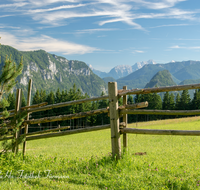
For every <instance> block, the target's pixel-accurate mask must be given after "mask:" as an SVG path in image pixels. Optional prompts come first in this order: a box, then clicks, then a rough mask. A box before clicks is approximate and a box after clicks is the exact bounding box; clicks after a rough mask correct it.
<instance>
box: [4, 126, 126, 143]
mask: <svg viewBox="0 0 200 190" xmlns="http://www.w3.org/2000/svg"><path fill="white" fill-rule="evenodd" d="M119 126H120V127H121V128H123V127H124V126H125V123H124V122H121V123H120V124H119ZM108 128H110V124H108V125H100V126H93V127H88V128H84V129H86V130H83V131H82V129H83V128H81V129H78V130H77V129H75V130H70V131H72V133H71V132H70V134H75V133H80V132H81V133H82V132H90V131H96V130H102V129H108ZM60 129H64V127H62V128H60ZM93 129H94V130H93ZM51 130H52V129H51ZM73 131H74V132H73ZM42 132H43V131H42ZM64 132H66V133H64V135H65V134H66V135H68V131H64ZM34 133H37V132H34ZM45 133H46V130H45ZM59 133H63V132H59ZM29 134H31V135H33V133H28V134H26V135H25V136H30V135H29ZM51 134H55V133H51ZM48 135H49V134H48ZM48 135H47V136H48ZM56 136H59V135H58V134H57V133H56V135H55V137H56ZM61 136H62V135H61ZM35 137H36V136H34V139H32V140H35V139H37V137H36V138H35ZM50 137H52V136H51V135H50ZM53 137H54V135H53ZM41 138H43V137H42V136H40V135H39V139H41ZM44 138H46V136H44ZM47 138H49V136H48V137H47ZM11 139H13V136H12V137H5V138H0V141H4V140H11ZM29 140H30V139H29Z"/></svg>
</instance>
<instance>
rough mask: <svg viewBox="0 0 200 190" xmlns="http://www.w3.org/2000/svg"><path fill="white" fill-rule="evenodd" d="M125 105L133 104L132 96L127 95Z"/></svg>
mask: <svg viewBox="0 0 200 190" xmlns="http://www.w3.org/2000/svg"><path fill="white" fill-rule="evenodd" d="M127 104H133V96H131V95H128V99H127Z"/></svg>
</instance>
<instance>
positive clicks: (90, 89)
mask: <svg viewBox="0 0 200 190" xmlns="http://www.w3.org/2000/svg"><path fill="white" fill-rule="evenodd" d="M6 55H12V59H13V60H14V61H15V62H16V63H19V62H20V59H21V57H22V56H23V65H24V68H23V71H22V74H21V75H20V76H18V78H17V80H18V83H17V85H16V88H21V89H22V90H23V92H24V94H25V95H26V93H27V84H28V81H29V79H30V78H32V79H33V93H34V92H36V89H38V90H41V89H43V90H46V91H47V93H48V92H49V91H50V90H53V91H56V90H57V89H58V88H60V90H69V89H70V88H72V87H73V85H74V84H76V87H77V88H79V89H80V90H81V92H82V93H87V94H88V95H89V96H100V95H101V93H102V91H103V92H105V93H107V84H108V82H113V81H116V82H117V85H118V89H122V88H123V86H127V88H128V89H133V88H144V87H153V86H170V85H178V84H180V85H182V84H191V83H200V61H182V62H175V61H172V62H170V63H166V64H158V63H156V62H155V61H153V60H149V61H146V62H145V61H143V62H137V63H135V64H134V65H133V66H129V65H119V66H116V67H114V68H113V69H111V70H110V72H109V73H106V72H101V71H97V70H95V69H93V68H92V66H91V65H90V66H88V65H87V64H86V63H84V62H82V61H77V60H68V59H66V58H64V57H61V56H57V55H55V54H50V53H47V52H46V51H44V50H37V51H18V50H16V49H15V48H13V47H10V46H6V45H1V49H0V56H1V61H0V63H3V62H4V61H5V58H6ZM2 65H3V64H0V69H1V67H2ZM161 71H162V72H161ZM95 73H96V74H95ZM97 75H98V76H97ZM100 76H101V77H100ZM16 88H15V89H16ZM15 89H14V90H15Z"/></svg>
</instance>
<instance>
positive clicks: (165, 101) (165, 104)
mask: <svg viewBox="0 0 200 190" xmlns="http://www.w3.org/2000/svg"><path fill="white" fill-rule="evenodd" d="M162 109H163V110H169V109H170V108H169V92H166V93H165V94H164V98H163V103H162Z"/></svg>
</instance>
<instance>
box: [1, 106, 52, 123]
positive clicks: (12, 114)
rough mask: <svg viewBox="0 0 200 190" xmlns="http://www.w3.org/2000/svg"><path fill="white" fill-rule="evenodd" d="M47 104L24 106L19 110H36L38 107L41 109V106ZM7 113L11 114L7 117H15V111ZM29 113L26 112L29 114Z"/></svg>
mask: <svg viewBox="0 0 200 190" xmlns="http://www.w3.org/2000/svg"><path fill="white" fill-rule="evenodd" d="M47 104H48V102H43V103H40V104H34V105H31V106H25V107H21V110H27V109H30V108H38V107H42V106H45V105H47ZM8 112H10V113H11V114H10V115H9V117H14V116H15V113H13V112H15V110H8ZM29 112H30V111H28V113H29ZM0 114H2V112H0ZM2 117H3V116H2V115H0V119H2Z"/></svg>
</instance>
